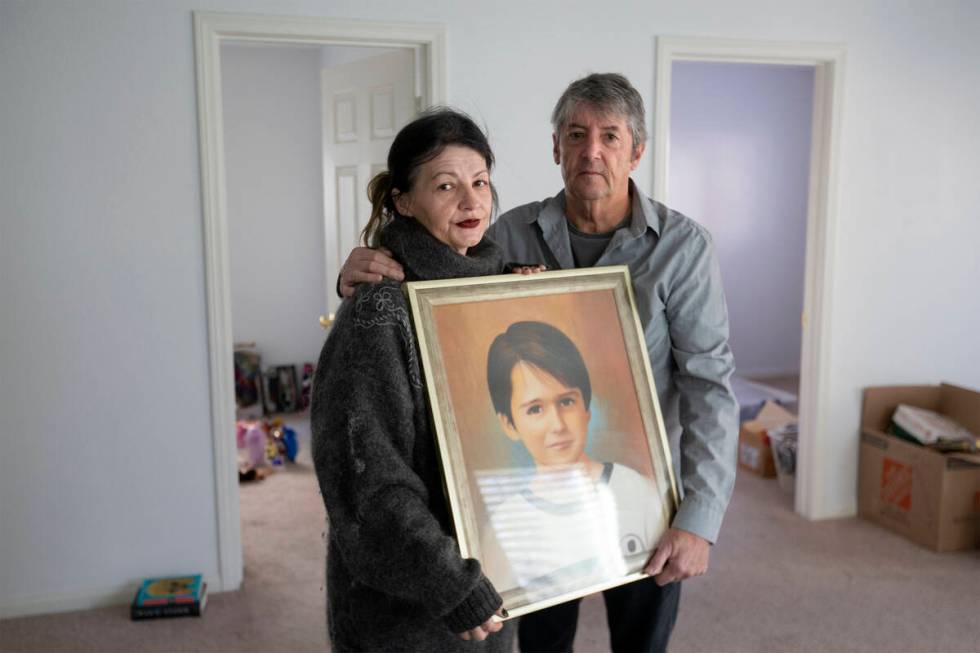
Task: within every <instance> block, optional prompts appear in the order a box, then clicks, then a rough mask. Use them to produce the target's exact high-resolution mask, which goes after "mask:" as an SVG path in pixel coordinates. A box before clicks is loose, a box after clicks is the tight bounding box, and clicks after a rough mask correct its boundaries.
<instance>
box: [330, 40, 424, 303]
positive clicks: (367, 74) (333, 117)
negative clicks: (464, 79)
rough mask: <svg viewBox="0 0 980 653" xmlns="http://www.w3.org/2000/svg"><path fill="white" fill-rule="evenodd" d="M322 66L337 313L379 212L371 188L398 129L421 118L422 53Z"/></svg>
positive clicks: (389, 53) (332, 279) (332, 292)
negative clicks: (351, 260) (347, 275)
mask: <svg viewBox="0 0 980 653" xmlns="http://www.w3.org/2000/svg"><path fill="white" fill-rule="evenodd" d="M379 52H381V54H379V55H377V56H374V57H370V58H367V59H361V60H359V61H354V62H352V63H345V64H342V65H339V66H335V67H331V68H325V69H324V70H322V71H321V77H320V82H321V83H320V88H321V94H322V95H321V97H322V101H323V201H324V219H325V223H324V238H325V246H326V268H327V269H326V274H327V286H328V287H327V310H328V311H329V312H331V313H333V312H334V311H336V310H337V307H338V305H339V304H340V299H339V298H338V297H337V293H336V289H335V283H336V280H337V275H338V274H339V272H340V264H341V263H343V261H344V259H346V258H347V254H348V253H350V251H351V249H353V248H354V247H355V246H356V245H358V244H359V242H358V241H359V239H360V235H361V230H363V229H364V226H365V225H366V224H367V220H368V218H369V217H370V216H371V204H370V202H369V201H368V198H367V186H368V182H370V180H371V178H372V177H374V175H376V174H377V173H378V172H380V171H382V170H384V169H385V168H386V167H387V166H386V161H387V157H388V148H389V147H390V146H391V142H392V140H393V139H394V136H395V134H396V133H397V132H398V130H399V129H401V127H402V126H404V125H405V124H406V123H407V122H409V121H410V120H411V119H412V118H413V117H415V115H416V111H417V107H419V106H421V99H420V98H419V99H416V88H417V84H416V67H415V61H416V58H415V52H414V51H413V50H411V49H409V48H403V49H399V50H395V51H391V50H379Z"/></svg>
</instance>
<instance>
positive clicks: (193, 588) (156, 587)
mask: <svg viewBox="0 0 980 653" xmlns="http://www.w3.org/2000/svg"><path fill="white" fill-rule="evenodd" d="M207 602H208V584H207V583H205V582H203V581H202V580H201V574H194V575H192V576H175V577H173V578H147V579H145V580H144V581H143V582H142V583H141V584H140V588H139V590H138V591H137V592H136V597H135V598H133V604H132V606H131V607H130V617H132V618H133V619H134V620H136V619H157V618H160V617H191V616H193V617H199V616H201V612H203V611H204V606H205V605H206V604H207Z"/></svg>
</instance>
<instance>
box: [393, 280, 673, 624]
mask: <svg viewBox="0 0 980 653" xmlns="http://www.w3.org/2000/svg"><path fill="white" fill-rule="evenodd" d="M404 288H405V293H406V295H407V296H408V300H409V303H410V305H411V310H412V320H413V322H414V325H415V331H416V334H417V339H418V344H419V352H420V356H421V363H422V369H423V371H424V374H425V377H426V381H427V391H428V397H429V402H430V405H431V413H432V418H433V422H434V426H435V433H436V437H437V439H438V445H439V452H440V456H441V463H442V470H443V479H444V482H445V488H446V493H447V496H448V498H449V504H450V509H451V514H452V521H453V526H454V528H455V532H456V537H457V539H458V542H459V548H460V553H461V554H462V556H463V557H464V558H476V559H478V560H480V561H481V563H482V564H483V568H484V573H485V574H486V576H487V577H488V578H489V579H490V580H491V582H493V583H494V586H495V587H496V588H497V591H498V592H499V593H500V594H501V596H502V597H503V599H504V607H505V608H506V609H507V611H508V613H509V616H510V617H517V616H520V615H522V614H526V613H528V612H532V611H534V610H539V609H541V608H545V607H548V606H551V605H555V604H558V603H562V602H564V601H568V600H570V599H573V598H577V597H581V596H585V595H587V594H591V593H593V592H598V591H601V590H604V589H608V588H610V587H615V586H617V585H622V584H625V583H628V582H631V581H634V580H638V579H640V578H644V577H645V576H644V574H643V573H642V569H643V566H644V563H645V562H646V560H647V559H648V558H649V556H650V555H651V553H652V550H653V548H654V547H655V545H656V543H657V541H658V540H659V537H660V535H661V534H662V533H663V532H665V531H666V529H667V528H668V527H669V525H670V522H671V520H672V519H673V516H674V514H675V512H676V510H677V506H678V492H677V483H676V480H675V477H674V471H673V465H672V463H671V455H670V447H669V445H668V442H667V436H666V430H665V429H664V423H663V417H662V415H661V411H660V405H659V402H658V400H657V392H656V387H655V385H654V380H653V374H652V372H651V369H650V361H649V358H648V355H647V350H646V345H645V340H644V336H643V329H642V327H641V325H640V320H639V318H638V317H637V312H636V303H635V299H634V296H633V288H632V283H631V281H630V275H629V270H628V269H627V268H626V267H625V266H613V267H602V268H589V269H581V270H562V271H555V272H541V273H538V274H533V275H519V274H508V275H499V276H493V277H477V278H468V279H448V280H437V281H420V282H411V283H406V284H405V286H404ZM556 332H560V333H556ZM495 343H499V344H495ZM542 343H543V344H542ZM563 343H564V344H563ZM563 347H564V349H563ZM569 347H571V348H570V349H569ZM521 352H525V353H521ZM528 352H530V353H528ZM539 357H544V358H539ZM525 359H527V360H525ZM513 361H517V362H516V363H514V364H512V363H513ZM548 361H551V362H548ZM569 361H572V362H569ZM575 361H578V362H577V363H576V362H575ZM488 366H489V368H488ZM583 367H584V370H583ZM488 369H489V371H488ZM583 372H584V375H583ZM559 379H563V380H559ZM631 390H632V391H631Z"/></svg>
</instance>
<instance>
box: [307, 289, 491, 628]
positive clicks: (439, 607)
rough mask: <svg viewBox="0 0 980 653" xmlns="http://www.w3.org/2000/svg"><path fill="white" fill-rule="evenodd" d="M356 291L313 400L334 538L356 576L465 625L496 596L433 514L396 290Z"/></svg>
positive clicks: (481, 615) (317, 460)
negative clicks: (419, 454)
mask: <svg viewBox="0 0 980 653" xmlns="http://www.w3.org/2000/svg"><path fill="white" fill-rule="evenodd" d="M395 295H397V296H395ZM356 300H357V304H358V306H352V307H349V308H351V309H352V310H350V311H347V313H348V314H347V315H344V316H343V318H344V319H343V320H341V318H340V317H338V321H337V323H336V324H335V326H334V332H333V333H332V334H331V336H330V339H328V341H327V344H326V345H325V346H324V349H323V352H322V354H321V358H320V362H319V365H318V368H317V378H316V382H315V384H314V399H313V405H312V408H311V410H312V413H311V421H312V430H313V457H314V464H315V467H316V472H317V478H318V480H319V483H320V489H321V493H322V495H323V500H324V503H325V505H326V508H327V513H328V516H329V520H330V537H331V539H332V541H333V542H334V544H335V545H336V547H337V549H339V551H340V554H341V557H342V559H343V563H344V565H345V566H346V567H347V568H348V569H349V570H350V572H351V574H352V575H353V576H354V578H356V579H357V581H358V582H360V583H363V584H364V585H367V586H369V587H371V588H373V589H375V590H377V591H379V592H382V593H384V594H387V595H390V596H393V597H397V598H399V599H401V600H403V601H408V602H411V603H414V604H417V605H418V606H419V610H421V611H423V612H424V613H427V614H430V615H431V616H432V617H433V618H441V619H443V620H444V622H445V623H446V625H447V626H448V627H449V628H450V630H452V631H453V632H462V631H465V630H467V629H469V628H473V627H475V626H477V625H479V624H481V623H483V622H484V621H486V620H487V619H489V618H490V616H491V615H492V614H493V613H494V612H495V611H496V610H497V608H499V607H500V605H501V603H502V601H501V599H500V597H499V595H498V594H497V592H496V591H495V590H494V588H493V586H492V584H491V583H490V581H489V580H487V579H486V578H485V577H484V575H483V573H482V571H481V569H480V564H479V563H478V562H477V561H476V560H472V559H469V560H464V559H463V558H462V557H461V556H460V554H459V548H458V546H457V544H456V541H455V539H453V538H452V537H451V536H450V535H449V534H448V533H446V531H445V530H444V529H443V527H442V525H441V524H440V523H439V520H438V519H437V518H436V517H435V516H434V515H433V514H432V512H431V510H430V509H429V501H430V496H429V490H428V487H432V485H428V486H427V484H426V483H425V482H424V480H423V479H422V478H420V477H419V475H418V473H417V472H416V470H415V466H414V464H413V463H414V455H415V444H416V442H415V439H416V437H417V436H418V435H419V434H418V433H417V426H416V425H417V420H418V419H419V415H418V413H417V408H418V407H417V406H416V403H417V401H418V400H417V397H418V396H419V390H420V389H421V379H420V378H419V371H418V364H417V362H415V360H416V359H415V348H414V347H415V345H414V340H413V339H412V336H411V331H410V325H409V323H408V313H407V311H406V309H405V306H404V302H403V301H401V297H400V292H399V291H398V289H397V287H391V286H388V287H386V286H383V285H379V286H377V287H374V288H372V289H369V290H366V292H363V293H361V294H359V295H358V297H357V298H356ZM413 388H414V389H415V392H414V393H413ZM423 437H431V435H430V434H429V433H425V434H424V435H423ZM436 485H437V484H436Z"/></svg>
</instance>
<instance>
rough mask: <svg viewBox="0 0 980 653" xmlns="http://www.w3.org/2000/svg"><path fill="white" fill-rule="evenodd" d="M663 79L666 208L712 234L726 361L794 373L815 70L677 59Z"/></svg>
mask: <svg viewBox="0 0 980 653" xmlns="http://www.w3.org/2000/svg"><path fill="white" fill-rule="evenodd" d="M671 84H672V89H671V96H670V98H671V109H670V115H671V119H670V162H669V164H668V165H669V166H670V174H669V176H668V180H669V188H668V191H667V192H668V195H669V204H670V206H671V207H672V208H674V209H677V210H678V211H681V212H683V213H686V214H687V215H689V216H691V217H692V218H694V219H695V220H697V221H698V222H701V223H702V224H704V225H705V226H706V227H707V228H708V230H709V231H711V233H712V235H713V236H714V241H715V245H716V248H717V252H718V260H719V263H720V265H721V272H722V278H723V279H724V283H725V294H726V297H727V299H728V313H729V318H730V323H731V346H732V352H733V353H734V354H735V365H736V367H737V368H738V371H739V374H742V375H744V376H752V375H756V376H764V375H779V374H794V373H797V372H799V370H800V342H801V331H800V313H801V312H802V310H803V270H804V257H805V252H806V208H807V191H808V182H809V177H808V175H809V170H810V129H811V114H812V107H813V68H809V67H799V66H768V65H751V64H724V63H705V62H694V61H683V62H676V63H674V64H673V66H672V72H671Z"/></svg>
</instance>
